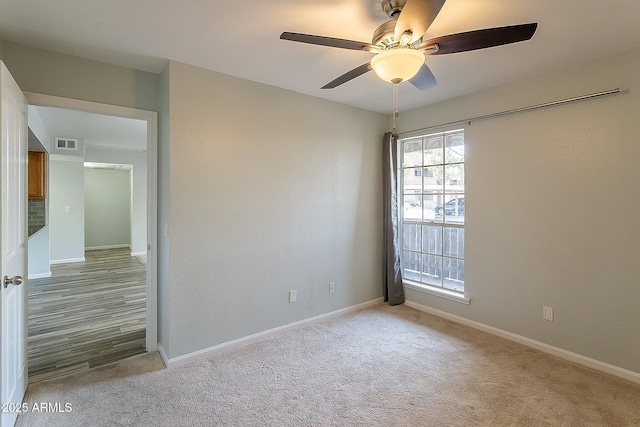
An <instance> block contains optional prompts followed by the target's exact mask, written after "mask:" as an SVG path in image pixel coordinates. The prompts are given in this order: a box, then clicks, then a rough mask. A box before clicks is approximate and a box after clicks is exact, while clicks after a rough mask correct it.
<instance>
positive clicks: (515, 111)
mask: <svg viewBox="0 0 640 427" xmlns="http://www.w3.org/2000/svg"><path fill="white" fill-rule="evenodd" d="M626 92H628V91H624V92H623V91H621V90H620V88H615V89H610V90H605V91H602V92H596V93H590V94H588V95H581V96H574V97H573V98H566V99H560V100H558V101H551V102H545V103H543V104H536V105H530V106H528V107H521V108H514V109H512V110H505V111H500V112H498V113H491V114H485V115H482V116H476V117H471V118H469V119H464V120H457V121H455V122H449V123H444V124H441V125H435V126H429V127H426V128H422V129H416V130H412V131H409V132H403V133H401V134H400V136H401V137H402V138H406V137H409V136H411V135H413V134H422V133H424V132H425V131H428V130H432V129H437V128H443V127H450V126H456V125H462V124H465V123H466V124H471V123H472V122H477V121H480V120H488V119H494V118H496V117H502V116H508V115H511V114H518V113H524V112H527V111H534V110H539V109H542V108H547V107H555V106H557V105H563V104H570V103H572V102H578V101H584V100H587V99H593V98H600V97H603V96H609V95H618V94H621V93H626Z"/></svg>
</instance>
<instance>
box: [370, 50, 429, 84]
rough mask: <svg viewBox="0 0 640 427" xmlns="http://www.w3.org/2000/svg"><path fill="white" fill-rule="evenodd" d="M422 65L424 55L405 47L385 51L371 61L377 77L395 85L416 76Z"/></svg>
mask: <svg viewBox="0 0 640 427" xmlns="http://www.w3.org/2000/svg"><path fill="white" fill-rule="evenodd" d="M422 64H424V54H423V53H421V52H420V51H417V50H415V49H410V48H403V47H401V48H395V49H388V50H384V51H382V52H380V53H378V54H377V55H376V56H374V57H373V58H372V59H371V68H372V69H373V71H374V72H375V73H376V75H377V76H378V77H380V78H381V79H382V80H384V81H386V82H390V83H395V84H397V83H400V82H401V81H404V80H409V79H410V78H411V77H413V76H415V75H416V74H417V73H418V70H420V67H422Z"/></svg>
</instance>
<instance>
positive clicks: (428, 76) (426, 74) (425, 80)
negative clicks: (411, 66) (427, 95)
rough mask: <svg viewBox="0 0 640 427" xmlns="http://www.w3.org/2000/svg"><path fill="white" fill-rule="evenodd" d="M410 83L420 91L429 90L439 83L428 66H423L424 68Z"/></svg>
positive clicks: (421, 68)
mask: <svg viewBox="0 0 640 427" xmlns="http://www.w3.org/2000/svg"><path fill="white" fill-rule="evenodd" d="M409 83H411V84H412V85H414V86H415V87H417V88H418V89H420V90H427V89H429V88H430V87H433V86H435V85H437V84H438V81H437V80H436V77H435V76H434V75H433V73H432V72H431V69H430V68H429V67H428V66H427V64H422V67H420V69H419V70H418V74H416V75H415V76H413V77H411V78H410V79H409Z"/></svg>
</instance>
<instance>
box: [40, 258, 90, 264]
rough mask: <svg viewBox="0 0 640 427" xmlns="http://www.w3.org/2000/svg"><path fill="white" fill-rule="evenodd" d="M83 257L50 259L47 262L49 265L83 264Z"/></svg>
mask: <svg viewBox="0 0 640 427" xmlns="http://www.w3.org/2000/svg"><path fill="white" fill-rule="evenodd" d="M84 261H85V259H84V257H82V258H67V259H52V260H50V261H49V265H53V264H70V263H72V262H84Z"/></svg>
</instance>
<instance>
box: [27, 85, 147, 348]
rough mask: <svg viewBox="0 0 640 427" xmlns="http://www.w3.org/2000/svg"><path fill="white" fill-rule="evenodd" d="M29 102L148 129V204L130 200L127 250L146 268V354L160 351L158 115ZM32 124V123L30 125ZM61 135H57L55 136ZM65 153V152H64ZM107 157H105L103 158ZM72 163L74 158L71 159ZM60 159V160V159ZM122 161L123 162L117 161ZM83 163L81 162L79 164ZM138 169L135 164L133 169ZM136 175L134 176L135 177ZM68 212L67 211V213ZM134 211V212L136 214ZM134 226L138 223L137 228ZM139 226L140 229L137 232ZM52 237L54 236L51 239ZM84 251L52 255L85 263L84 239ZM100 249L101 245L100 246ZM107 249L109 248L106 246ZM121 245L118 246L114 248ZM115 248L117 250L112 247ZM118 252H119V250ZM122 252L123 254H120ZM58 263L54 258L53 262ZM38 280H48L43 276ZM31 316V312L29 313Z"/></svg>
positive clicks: (40, 99) (49, 100) (62, 101)
mask: <svg viewBox="0 0 640 427" xmlns="http://www.w3.org/2000/svg"><path fill="white" fill-rule="evenodd" d="M25 95H26V96H27V100H28V101H29V104H30V106H38V107H54V108H58V109H67V110H74V111H76V112H81V113H91V114H100V115H104V116H108V117H111V118H125V119H132V120H137V121H141V122H142V123H143V124H144V127H145V132H146V135H145V139H146V141H145V143H144V152H145V156H146V164H145V167H146V174H145V180H144V184H143V185H144V190H145V193H146V198H145V200H146V203H145V206H144V207H143V208H144V209H140V207H139V206H138V207H137V208H135V207H134V204H135V203H134V201H133V200H132V201H131V206H130V207H131V219H130V241H129V244H128V248H127V250H126V252H127V255H130V256H129V257H130V258H132V259H133V260H135V261H136V262H137V264H136V266H134V268H133V269H134V270H136V268H137V266H139V265H143V269H142V270H140V269H137V270H136V271H138V273H139V272H140V271H142V272H143V273H142V274H143V275H144V278H143V287H144V291H145V294H146V295H145V297H146V298H145V300H146V301H145V302H144V304H145V310H144V323H145V329H146V334H145V337H144V341H143V345H144V348H145V349H146V351H155V350H157V309H156V301H157V256H156V253H157V251H156V242H157V231H156V229H157V227H156V225H157V195H156V194H157V184H156V182H157V168H156V164H157V113H155V112H152V111H144V110H136V109H131V108H126V107H118V106H112V105H106V104H97V103H92V102H87V101H79V100H73V99H67V98H60V97H54V96H48V95H41V94H32V93H26V94H25ZM30 125H31V123H30ZM53 136H58V135H53ZM64 136H65V137H69V136H70V135H64ZM90 145H91V146H92V151H93V152H94V153H95V152H96V151H103V152H104V153H107V154H108V153H111V152H112V151H111V150H110V147H105V146H100V144H99V143H96V142H95V141H90ZM129 151H131V152H133V151H136V149H131V147H129ZM56 153H58V154H56V155H59V151H57V152H56ZM64 154H66V153H64ZM108 157H109V156H108V155H107V162H112V161H114V160H112V159H111V160H110V159H108ZM103 158H104V157H103ZM71 159H72V160H73V158H72V157H71ZM57 160H60V159H57ZM115 161H121V160H115ZM78 163H80V160H79V161H78ZM133 168H134V169H135V165H134V166H133ZM132 175H133V174H132ZM131 181H132V182H131V185H132V187H133V186H134V185H140V182H137V183H134V177H133V176H132V178H131ZM72 209H73V207H71V206H66V205H65V206H64V207H62V208H61V209H59V210H60V211H61V212H63V215H64V214H67V215H68V214H69V213H70V212H73V211H72ZM65 211H67V212H65ZM134 211H135V212H134ZM141 212H142V215H144V218H142V219H143V220H144V230H142V231H143V232H142V233H141V232H140V221H139V220H140V218H138V220H136V219H134V216H135V215H138V216H140V213H141ZM134 222H135V223H138V225H137V226H136V225H135V224H134ZM136 227H137V229H136ZM52 237H53V236H52ZM82 246H83V247H82V249H83V252H82V254H81V255H78V256H76V255H75V254H73V253H70V254H63V255H60V254H55V253H53V249H54V248H53V247H52V252H51V254H50V255H51V259H54V258H58V259H59V260H60V259H61V260H62V261H65V260H72V261H73V260H74V259H75V260H76V261H91V260H90V259H88V258H91V257H87V259H86V260H85V253H84V248H85V246H86V244H85V242H84V239H83V243H82ZM98 246H99V245H98ZM106 246H108V245H106ZM114 246H118V245H114ZM93 249H103V250H109V249H110V248H93ZM111 249H115V248H111ZM116 252H117V251H116ZM120 252H122V251H120ZM121 255H122V254H115V255H114V254H110V257H111V258H112V259H113V260H119V261H123V258H122V256H121ZM54 261H55V259H54ZM142 261H144V262H145V263H146V268H144V264H143V263H142ZM39 277H46V274H45V275H44V276H39ZM29 314H30V315H31V313H29Z"/></svg>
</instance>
